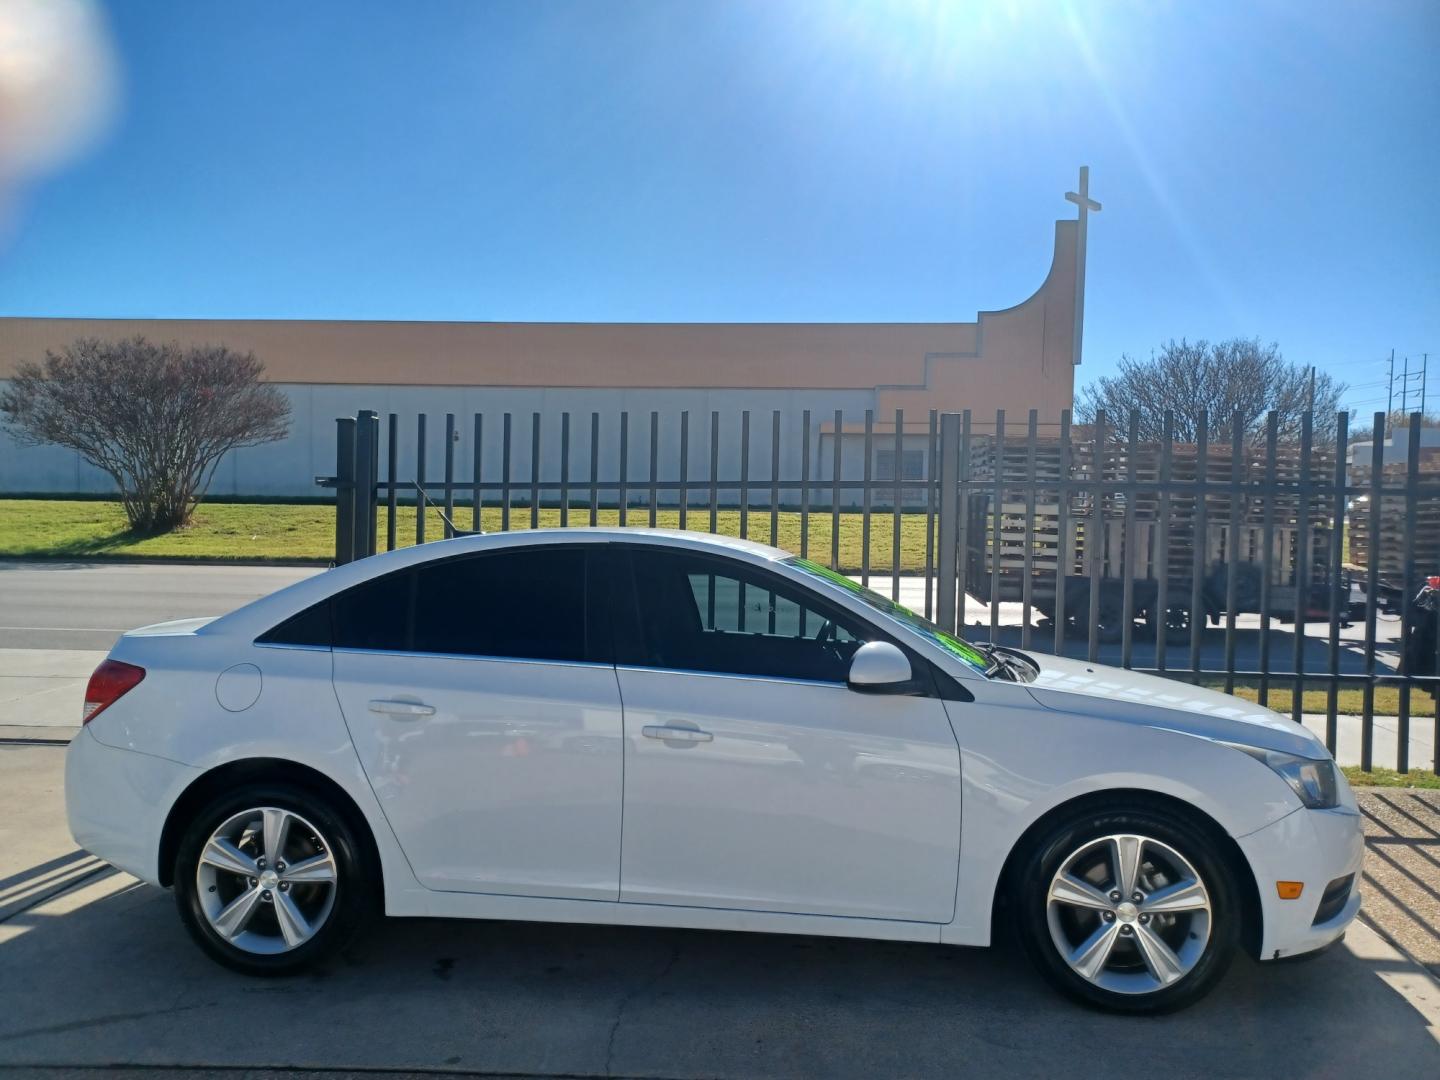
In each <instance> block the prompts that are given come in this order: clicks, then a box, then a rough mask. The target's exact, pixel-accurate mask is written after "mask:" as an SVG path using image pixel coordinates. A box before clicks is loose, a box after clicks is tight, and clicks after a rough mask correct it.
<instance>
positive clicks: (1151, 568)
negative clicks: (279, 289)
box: [324, 410, 1440, 772]
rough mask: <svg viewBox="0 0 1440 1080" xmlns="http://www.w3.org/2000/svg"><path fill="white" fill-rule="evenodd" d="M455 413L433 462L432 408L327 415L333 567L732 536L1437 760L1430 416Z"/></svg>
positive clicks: (1407, 757) (974, 620) (995, 628)
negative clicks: (1017, 422) (434, 543)
mask: <svg viewBox="0 0 1440 1080" xmlns="http://www.w3.org/2000/svg"><path fill="white" fill-rule="evenodd" d="M468 419H469V430H468V432H467V434H468V435H469V439H468V442H469V453H468V454H467V455H466V458H467V460H465V461H463V462H461V461H457V453H456V447H457V445H458V442H459V440H458V439H457V433H458V432H459V429H458V428H457V425H456V417H455V415H454V414H447V415H446V416H445V417H444V420H443V423H444V429H443V432H444V435H443V441H442V442H441V444H440V445H441V448H442V449H441V454H440V460H438V461H436V460H434V458H433V456H432V457H430V458H429V459H427V453H426V451H427V449H431V450H432V451H433V442H434V439H433V435H434V434H435V431H434V429H429V430H428V431H427V428H428V426H429V418H427V417H426V416H423V415H422V416H419V417H415V418H413V419H411V418H407V420H406V422H405V424H404V427H405V429H406V430H405V431H404V432H402V430H401V427H402V424H401V418H400V417H398V416H397V415H395V414H390V415H389V417H388V418H387V423H386V425H385V427H384V429H383V431H382V427H381V422H380V417H379V416H378V415H377V414H375V413H373V412H362V413H360V414H359V415H358V416H357V417H355V418H353V419H351V418H343V419H341V420H339V421H338V426H339V430H338V439H337V448H338V451H337V470H336V471H337V475H336V477H334V478H327V479H326V480H325V481H324V482H325V483H327V484H332V485H333V486H335V487H336V488H337V504H336V505H337V515H336V561H337V562H346V561H349V560H351V559H353V558H359V557H363V556H365V555H369V554H373V553H374V552H375V551H376V550H377V549H378V548H380V547H384V548H386V549H391V548H394V547H396V546H397V545H400V544H405V543H410V542H411V541H412V537H413V542H414V543H424V542H426V540H427V539H439V538H441V537H446V536H450V535H453V533H454V532H456V531H480V530H481V529H482V528H483V529H486V530H489V529H501V530H506V529H512V528H536V527H540V526H542V525H570V526H574V525H597V524H620V525H631V526H651V527H655V526H657V525H663V526H670V527H678V528H682V529H685V528H688V529H699V530H702V531H710V532H728V533H732V534H734V535H738V536H742V537H748V538H750V539H756V540H760V541H763V542H768V543H774V544H777V545H778V546H784V547H788V548H790V549H791V550H794V551H796V552H798V553H799V554H801V555H804V556H807V557H810V558H814V559H816V560H817V561H822V562H827V563H828V564H829V565H830V566H831V567H832V568H833V569H836V570H840V571H843V572H846V573H852V574H854V575H856V576H857V577H859V578H860V579H861V580H862V581H863V582H864V583H865V584H871V583H872V578H874V577H877V576H878V577H883V578H886V579H887V580H885V581H876V582H874V584H876V585H878V586H880V587H881V588H882V589H883V590H884V591H886V592H888V593H889V594H890V595H891V597H892V598H894V599H897V600H901V601H902V602H905V603H907V604H908V605H909V606H911V607H914V608H916V609H917V610H923V612H924V614H925V615H927V616H928V617H931V618H933V619H934V620H935V621H936V622H938V623H939V624H940V625H941V626H942V627H945V628H947V629H951V630H955V629H959V630H961V631H962V632H963V633H965V634H966V635H967V636H971V637H976V636H978V637H982V638H988V639H989V640H990V641H993V642H996V643H1000V644H1009V645H1014V646H1017V647H1020V648H1025V649H1032V650H1041V651H1047V652H1052V653H1054V654H1057V655H1068V656H1073V657H1076V658H1082V659H1086V660H1090V661H1098V662H1103V663H1107V664H1114V665H1117V666H1122V667H1126V668H1134V669H1137V670H1143V671H1154V672H1157V673H1161V674H1164V675H1167V676H1169V677H1171V678H1178V679H1182V680H1185V681H1189V682H1195V683H1204V684H1206V685H1212V686H1214V687H1215V688H1216V689H1220V690H1224V691H1226V692H1231V693H1235V692H1239V693H1243V694H1246V695H1248V696H1251V697H1254V698H1255V699H1256V700H1258V701H1259V702H1260V703H1261V704H1267V705H1271V706H1276V705H1278V706H1280V707H1281V708H1283V709H1284V710H1285V711H1287V712H1288V713H1289V714H1290V715H1291V717H1292V718H1293V719H1294V720H1295V721H1297V722H1302V721H1307V720H1308V721H1309V722H1310V723H1312V724H1313V725H1314V726H1316V727H1317V729H1322V732H1323V736H1324V738H1325V740H1326V743H1327V745H1328V746H1329V747H1330V748H1331V750H1332V751H1334V750H1337V747H1338V745H1339V743H1340V742H1341V741H1342V738H1344V737H1351V734H1352V732H1353V729H1354V728H1356V727H1358V732H1353V734H1354V736H1355V737H1357V738H1358V742H1359V745H1358V748H1351V749H1352V751H1358V752H1352V753H1351V754H1350V756H1351V757H1354V758H1355V759H1356V760H1358V761H1359V762H1360V764H1361V765H1362V766H1363V767H1365V768H1367V769H1369V768H1370V767H1372V765H1375V764H1383V765H1392V764H1393V766H1394V767H1395V768H1396V769H1398V770H1399V771H1401V772H1408V771H1410V769H1411V767H1412V764H1414V762H1412V750H1413V753H1414V755H1415V756H1417V757H1419V758H1421V759H1423V760H1422V761H1421V763H1420V764H1422V765H1425V766H1429V767H1433V760H1434V748H1435V746H1436V744H1437V742H1440V701H1437V700H1432V698H1434V696H1435V694H1436V688H1437V685H1440V682H1437V678H1436V675H1437V671H1440V610H1435V609H1433V608H1431V607H1429V606H1425V607H1422V606H1421V604H1419V603H1417V602H1416V597H1417V595H1418V594H1419V593H1420V592H1421V590H1422V586H1423V585H1424V582H1425V580H1426V578H1427V577H1428V576H1429V575H1435V574H1440V446H1434V447H1431V446H1426V445H1425V444H1424V440H1423V434H1424V431H1423V429H1422V427H1421V419H1420V417H1419V416H1418V415H1417V416H1414V417H1412V418H1411V420H1410V424H1409V427H1408V428H1407V429H1406V430H1405V432H1404V434H1405V439H1404V440H1403V442H1400V441H1398V440H1397V442H1396V443H1395V444H1390V443H1387V442H1386V441H1385V440H1384V438H1383V435H1384V433H1385V430H1386V427H1385V417H1384V415H1383V414H1376V416H1375V427H1374V430H1375V432H1377V433H1378V435H1379V437H1377V438H1374V439H1373V440H1370V442H1369V445H1365V446H1359V445H1356V446H1352V445H1351V439H1350V436H1349V425H1348V417H1347V416H1346V415H1344V414H1341V415H1340V416H1339V417H1337V418H1334V426H1333V427H1331V426H1328V425H1327V426H1326V427H1325V429H1324V430H1323V432H1321V431H1319V430H1318V429H1317V426H1316V424H1315V422H1314V418H1312V417H1309V416H1307V417H1305V418H1303V421H1302V423H1301V424H1300V425H1299V429H1298V431H1295V432H1293V433H1288V432H1287V433H1284V434H1283V435H1282V432H1281V430H1280V427H1279V423H1278V420H1277V418H1276V416H1274V415H1273V414H1272V415H1270V416H1269V417H1267V418H1266V422H1265V424H1264V425H1263V428H1262V430H1261V431H1260V432H1259V433H1258V435H1257V434H1256V433H1253V432H1251V433H1247V432H1245V431H1243V430H1234V431H1225V432H1221V433H1219V437H1212V434H1211V432H1210V431H1209V430H1208V428H1207V425H1206V424H1205V422H1204V420H1203V418H1202V420H1201V422H1200V424H1199V426H1198V429H1197V430H1196V431H1195V432H1194V438H1193V440H1189V441H1184V442H1182V441H1178V440H1177V439H1176V438H1175V436H1174V427H1173V423H1172V420H1171V418H1170V417H1169V416H1166V417H1165V418H1164V423H1163V425H1162V426H1161V431H1162V434H1161V435H1160V436H1159V437H1158V438H1153V439H1150V440H1148V441H1147V440H1145V439H1142V438H1141V435H1140V432H1141V431H1142V430H1145V429H1144V428H1142V425H1141V422H1140V421H1141V417H1140V416H1139V414H1132V415H1131V416H1130V417H1128V418H1127V422H1125V423H1122V424H1118V425H1111V424H1109V423H1108V422H1107V420H1106V418H1105V417H1104V416H1100V417H1097V418H1096V422H1095V423H1094V424H1091V425H1087V426H1085V427H1083V428H1082V427H1079V426H1076V425H1073V424H1072V422H1071V418H1070V415H1069V414H1068V413H1066V414H1064V415H1063V416H1062V418H1061V421H1060V423H1059V424H1058V425H1042V424H1041V423H1040V422H1039V420H1038V417H1037V414H1036V412H1034V411H1033V410H1032V411H1031V412H1030V413H1029V414H1028V416H1027V417H1026V420H1025V423H1024V425H1023V427H1021V428H1019V429H1018V430H1017V429H1016V428H1015V427H1013V426H1012V427H1007V418H1006V415H1005V413H1004V412H1000V413H997V414H996V415H995V417H994V420H993V424H992V423H991V422H990V419H989V417H988V416H987V417H985V418H984V420H983V422H982V421H981V420H979V419H977V418H975V417H972V415H971V413H969V412H965V413H958V414H944V415H937V414H936V413H934V412H931V413H929V414H927V415H926V416H924V418H923V419H921V420H919V422H917V421H916V419H913V418H912V419H911V420H910V421H909V423H908V425H907V421H906V418H905V416H904V414H902V413H899V412H897V413H896V414H895V415H894V418H893V423H890V422H889V418H887V422H886V425H885V427H886V429H887V430H884V431H883V432H882V431H880V430H877V423H876V417H875V415H874V414H873V412H869V411H867V412H866V413H865V414H864V416H863V421H862V420H861V419H860V418H859V417H851V418H850V426H849V427H847V426H846V421H847V417H846V416H845V415H844V413H843V412H838V411H837V412H836V413H834V415H833V416H831V415H829V414H827V415H826V416H825V417H823V419H822V418H816V417H812V415H811V413H810V412H809V411H806V412H804V413H803V414H801V415H800V416H799V417H798V423H790V424H788V425H787V424H785V423H784V417H783V416H782V414H781V413H780V412H779V411H775V412H773V413H771V414H770V415H769V416H768V417H766V416H763V415H762V416H758V417H752V415H751V414H750V413H749V412H743V413H740V414H738V415H735V416H726V417H722V414H720V413H718V412H711V413H709V414H708V415H704V414H700V415H697V416H695V417H693V418H692V416H691V414H690V413H679V414H677V415H666V416H663V417H662V416H661V415H660V414H659V413H655V412H651V413H648V414H641V415H640V416H638V417H632V416H631V415H630V414H628V413H620V414H618V415H615V416H604V417H602V416H601V415H600V414H598V413H590V414H582V415H572V414H568V413H565V414H560V415H558V416H542V414H540V413H532V414H528V415H526V416H521V417H516V416H512V415H511V414H508V413H507V414H502V415H500V416H487V415H484V414H476V415H474V416H473V417H470V418H468ZM692 419H693V420H694V421H695V422H693V423H692ZM752 420H755V421H757V422H756V423H752ZM767 420H768V424H767V423H766V421H767ZM526 421H528V423H527V422H526ZM487 425H498V426H499V429H498V436H497V435H496V434H494V433H492V437H490V438H489V440H488V442H487V437H486V431H487ZM827 431H828V441H827ZM662 432H663V433H664V438H663V439H662ZM427 436H429V437H427ZM677 436H678V440H677ZM662 446H664V447H666V448H667V449H664V450H662ZM487 448H489V450H490V453H488V454H487V453H486V452H485V451H486V449H487ZM1402 448H1403V452H1402ZM1387 450H1388V451H1389V452H1390V454H1391V456H1392V457H1394V458H1396V459H1397V460H1394V461H1391V460H1387V456H1386V454H1387ZM382 451H383V453H382ZM882 455H883V456H882ZM1352 458H1353V460H1352ZM382 461H383V469H382ZM402 461H405V462H407V463H408V465H409V468H408V469H407V475H404V476H403V477H402V476H401V475H400V474H399V473H400V465H401V462H402ZM787 463H788V466H789V467H788V471H787ZM887 463H888V468H882V467H883V466H885V465H886V464H887ZM797 466H798V467H797ZM882 473H883V474H884V475H881V474H882ZM412 517H413V521H412V520H410V519H411V518H412ZM382 531H383V537H382V535H381V534H382ZM1307 693H1308V695H1309V696H1308V699H1307ZM1281 698H1288V699H1289V700H1288V702H1286V701H1282V700H1279V699H1281ZM1422 713H1423V714H1424V715H1422ZM1377 733H1378V734H1379V735H1380V736H1383V741H1384V743H1385V744H1386V747H1385V748H1386V750H1387V751H1388V752H1387V753H1385V754H1384V755H1383V759H1377V757H1376V741H1377ZM1391 744H1393V746H1392V745H1391Z"/></svg>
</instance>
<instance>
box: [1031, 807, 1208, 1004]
mask: <svg viewBox="0 0 1440 1080" xmlns="http://www.w3.org/2000/svg"><path fill="white" fill-rule="evenodd" d="M1102 874H1103V875H1105V878H1104V880H1105V882H1106V883H1105V885H1104V886H1103V887H1097V886H1096V885H1095V884H1093V882H1094V879H1095V878H1098V877H1100V876H1101V875H1102ZM1151 881H1160V882H1166V883H1167V884H1164V885H1161V886H1159V887H1157V888H1156V889H1155V891H1154V892H1152V893H1150V894H1149V895H1148V896H1147V895H1145V889H1146V888H1147V886H1146V884H1145V883H1146V882H1151ZM1214 919H1215V913H1214V911H1213V910H1212V907H1211V902H1210V893H1209V890H1208V889H1207V888H1206V887H1205V881H1204V879H1203V878H1201V876H1200V873H1199V871H1197V870H1196V869H1195V867H1194V865H1192V864H1191V862H1190V860H1189V859H1187V858H1186V857H1185V856H1184V855H1183V854H1181V853H1180V852H1179V851H1177V850H1176V849H1175V848H1173V847H1171V846H1170V845H1169V844H1167V843H1166V842H1165V841H1163V840H1157V839H1155V838H1153V837H1149V836H1141V835H1137V834H1134V833H1115V834H1112V835H1109V836H1097V837H1095V838H1094V839H1092V840H1088V841H1086V842H1085V843H1083V844H1080V845H1078V846H1077V847H1076V848H1075V850H1073V851H1072V852H1071V853H1070V855H1069V856H1068V857H1067V858H1065V859H1064V860H1063V861H1062V862H1061V863H1060V864H1059V866H1058V868H1057V869H1056V870H1055V872H1054V876H1053V877H1051V879H1050V888H1049V891H1048V893H1047V894H1046V900H1045V920H1046V923H1047V925H1048V927H1049V931H1050V940H1051V941H1052V943H1053V944H1054V946H1055V949H1056V951H1057V952H1058V953H1059V955H1060V956H1061V957H1062V958H1063V959H1064V961H1065V963H1066V964H1068V965H1069V966H1070V969H1071V970H1072V971H1074V972H1075V974H1076V975H1079V976H1080V977H1081V978H1082V979H1084V980H1086V981H1087V982H1090V983H1093V984H1094V985H1095V986H1097V987H1099V988H1100V989H1102V990H1105V991H1108V992H1111V993H1116V994H1154V993H1157V992H1159V991H1161V990H1163V989H1164V988H1165V987H1167V986H1171V985H1172V984H1174V983H1176V982H1178V981H1179V980H1180V979H1183V978H1184V977H1185V976H1186V975H1188V974H1189V973H1190V972H1191V971H1192V970H1194V968H1195V965H1196V964H1198V963H1199V962H1200V959H1201V957H1203V956H1204V955H1205V951H1206V949H1207V948H1208V947H1209V943H1210V940H1211V933H1212V928H1213V922H1214ZM1161 934H1164V935H1165V936H1164V937H1162V936H1161ZM1170 942H1174V943H1175V944H1174V945H1173V946H1172V945H1171V944H1170ZM1117 950H1118V951H1117Z"/></svg>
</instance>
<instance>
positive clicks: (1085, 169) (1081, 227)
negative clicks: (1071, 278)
mask: <svg viewBox="0 0 1440 1080" xmlns="http://www.w3.org/2000/svg"><path fill="white" fill-rule="evenodd" d="M1065 198H1066V199H1068V200H1069V201H1070V202H1073V203H1074V204H1075V205H1076V206H1078V207H1079V208H1080V221H1079V223H1078V224H1077V225H1076V227H1075V332H1074V336H1073V337H1072V338H1071V354H1070V362H1071V363H1073V364H1078V363H1080V352H1081V350H1080V343H1081V338H1082V336H1083V335H1084V332H1085V234H1086V232H1087V231H1088V230H1087V229H1086V225H1087V223H1088V222H1087V219H1088V217H1089V215H1090V211H1091V210H1099V209H1100V204H1099V203H1098V202H1096V201H1095V200H1094V199H1092V198H1090V166H1089V165H1081V166H1080V190H1079V192H1078V193H1077V192H1074V191H1067V192H1066V193H1065Z"/></svg>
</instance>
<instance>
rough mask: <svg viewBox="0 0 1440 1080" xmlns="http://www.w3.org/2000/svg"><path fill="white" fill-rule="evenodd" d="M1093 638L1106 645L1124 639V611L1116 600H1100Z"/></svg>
mask: <svg viewBox="0 0 1440 1080" xmlns="http://www.w3.org/2000/svg"><path fill="white" fill-rule="evenodd" d="M1095 638H1096V640H1097V641H1102V642H1104V643H1105V644H1106V645H1115V644H1118V643H1119V642H1121V641H1123V640H1124V639H1125V613H1124V610H1123V609H1122V606H1121V604H1120V602H1119V601H1118V600H1113V599H1111V600H1102V601H1100V622H1099V626H1098V627H1097V628H1096V632H1095Z"/></svg>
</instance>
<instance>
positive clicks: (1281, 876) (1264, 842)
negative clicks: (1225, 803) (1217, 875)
mask: <svg viewBox="0 0 1440 1080" xmlns="http://www.w3.org/2000/svg"><path fill="white" fill-rule="evenodd" d="M1236 843H1238V844H1239V845H1240V850H1241V851H1242V852H1244V854H1245V857H1246V858H1247V859H1248V860H1249V861H1250V869H1251V870H1252V871H1253V872H1254V874H1255V884H1256V886H1257V887H1258V888H1259V891H1260V910H1261V916H1262V918H1263V920H1264V925H1263V929H1262V932H1261V936H1260V954H1259V958H1260V959H1261V960H1278V959H1280V958H1282V957H1286V956H1299V955H1300V954H1302V953H1307V952H1313V951H1314V950H1316V949H1323V948H1324V947H1325V946H1326V945H1329V944H1331V943H1332V942H1334V941H1336V940H1337V939H1338V938H1339V937H1340V936H1341V935H1343V934H1344V933H1345V928H1346V927H1348V926H1349V925H1350V923H1351V922H1352V921H1353V920H1354V918H1355V916H1356V915H1357V914H1358V913H1359V911H1360V885H1359V883H1360V871H1361V868H1362V866H1363V864H1364V861H1365V837H1364V834H1363V833H1362V832H1361V828H1360V815H1359V813H1358V812H1357V811H1355V810H1354V809H1353V808H1350V807H1344V806H1342V807H1338V808H1336V809H1334V810H1296V811H1294V812H1293V813H1291V814H1287V815H1286V816H1285V817H1283V818H1281V819H1280V820H1279V821H1276V822H1274V823H1273V824H1270V825H1267V826H1266V827H1265V828H1263V829H1260V830H1257V831H1256V832H1253V833H1250V834H1249V835H1248V836H1242V837H1239V838H1237V840H1236ZM1346 875H1354V876H1353V879H1352V884H1351V886H1350V890H1349V895H1348V898H1347V899H1346V900H1345V902H1344V903H1343V905H1341V906H1339V907H1338V909H1337V908H1336V907H1335V904H1334V903H1332V904H1330V905H1328V908H1329V910H1327V911H1324V912H1322V911H1321V910H1320V908H1321V903H1322V900H1323V898H1324V897H1325V891H1326V888H1327V887H1328V886H1329V885H1331V883H1332V882H1335V881H1336V880H1337V879H1339V878H1343V877H1345V876H1346ZM1279 881H1299V882H1302V883H1303V884H1304V888H1303V889H1302V890H1301V893H1300V896H1299V897H1298V898H1297V899H1294V900H1282V899H1280V896H1279V894H1278V892H1277V889H1276V882H1279ZM1317 917H1318V918H1319V921H1317Z"/></svg>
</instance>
